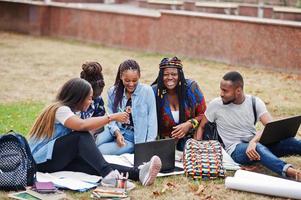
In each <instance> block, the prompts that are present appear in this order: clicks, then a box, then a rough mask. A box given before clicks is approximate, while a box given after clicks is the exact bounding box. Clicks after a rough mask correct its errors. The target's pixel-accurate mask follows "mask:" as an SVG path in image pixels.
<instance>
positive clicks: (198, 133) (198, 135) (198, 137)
mask: <svg viewBox="0 0 301 200" xmlns="http://www.w3.org/2000/svg"><path fill="white" fill-rule="evenodd" d="M202 137H203V133H202V130H201V128H198V130H197V131H196V132H195V134H194V135H193V139H195V140H202Z"/></svg>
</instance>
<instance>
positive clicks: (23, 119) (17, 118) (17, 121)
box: [0, 102, 44, 135]
mask: <svg viewBox="0 0 301 200" xmlns="http://www.w3.org/2000/svg"><path fill="white" fill-rule="evenodd" d="M43 107H44V104H42V103H39V102H18V103H1V104H0V133H6V132H7V131H9V130H14V131H16V132H19V133H21V134H23V135H26V134H27V133H28V131H29V129H30V128H31V126H32V124H33V122H34V120H35V118H36V117H37V116H38V114H39V113H40V111H41V110H42V108H43Z"/></svg>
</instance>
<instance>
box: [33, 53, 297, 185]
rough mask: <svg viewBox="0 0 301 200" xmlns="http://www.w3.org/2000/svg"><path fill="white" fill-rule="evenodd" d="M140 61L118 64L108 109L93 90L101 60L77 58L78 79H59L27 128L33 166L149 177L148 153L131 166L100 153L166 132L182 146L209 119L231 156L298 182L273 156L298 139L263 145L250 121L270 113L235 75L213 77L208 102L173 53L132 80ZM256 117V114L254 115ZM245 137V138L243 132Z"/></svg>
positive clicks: (110, 179)
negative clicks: (147, 75) (150, 73)
mask: <svg viewBox="0 0 301 200" xmlns="http://www.w3.org/2000/svg"><path fill="white" fill-rule="evenodd" d="M140 75H141V71H140V67H139V65H138V63H137V62H136V61H135V60H125V61H124V62H122V63H121V64H120V65H119V68H118V72H117V75H116V79H115V83H114V85H113V87H111V88H110V89H109V90H108V98H107V101H108V104H107V108H108V110H107V111H106V110H105V106H104V101H103V99H102V97H101V94H102V91H103V88H104V86H105V82H104V78H103V74H102V66H101V65H100V64H99V63H97V62H87V63H85V64H83V65H82V72H81V74H80V78H73V79H71V80H69V81H67V82H66V83H65V84H64V85H63V86H62V87H61V89H60V91H59V92H58V94H57V96H56V101H55V102H54V103H52V104H51V105H49V106H47V107H46V108H45V109H44V110H43V111H42V113H41V114H40V115H39V116H38V118H37V119H36V121H35V123H34V125H33V126H32V128H31V130H30V133H29V137H30V138H29V145H30V148H31V151H32V154H33V157H34V159H35V161H36V163H37V167H38V171H41V172H56V171H63V170H69V171H78V172H85V173H88V174H94V175H99V176H102V177H104V178H103V179H102V184H103V185H107V186H115V185H116V178H117V177H119V176H120V173H128V174H129V178H130V179H132V180H135V181H138V180H140V182H141V183H142V185H151V184H153V183H154V181H155V179H156V176H157V174H158V172H159V171H160V169H161V165H162V163H161V160H160V158H159V157H158V156H153V157H152V158H151V160H150V161H149V162H147V163H146V164H144V165H142V166H139V167H138V168H137V167H132V168H130V167H125V166H120V165H115V164H110V163H108V162H106V161H105V159H104V158H103V156H102V155H103V154H104V155H105V154H114V155H120V154H123V153H133V152H134V144H136V143H143V142H148V141H153V140H156V139H158V138H167V137H172V138H175V139H176V141H177V144H176V145H177V149H178V150H180V151H182V150H183V148H184V145H185V142H186V141H187V140H188V139H189V138H195V139H197V140H201V139H202V138H203V130H204V127H205V124H206V123H207V122H208V121H209V122H216V124H217V130H218V132H219V135H220V137H221V139H222V141H223V143H224V145H225V149H226V151H227V152H228V153H229V155H231V157H232V158H233V159H234V161H235V162H238V163H240V164H250V163H253V162H256V161H259V162H260V163H261V164H263V165H264V166H266V167H267V168H269V169H271V170H272V171H274V172H276V173H277V174H279V175H282V176H288V177H291V178H294V179H296V180H298V181H300V180H301V173H300V171H299V170H296V169H295V168H294V167H293V166H292V165H291V164H288V163H285V162H284V161H282V160H281V159H279V158H278V157H280V156H284V155H291V154H299V155H300V154H301V141H300V140H297V139H295V138H288V139H285V140H283V141H281V142H279V143H276V144H273V145H270V146H264V145H262V144H260V143H259V142H258V141H259V139H260V136H261V133H260V132H257V133H256V129H255V125H254V120H259V121H261V122H262V123H263V125H265V124H266V123H268V122H270V121H271V120H272V118H271V116H270V114H269V113H268V111H267V109H266V106H265V104H264V103H263V101H262V100H261V99H259V98H258V97H256V113H257V116H254V115H253V111H252V102H251V96H250V95H246V94H244V91H243V87H244V82H243V78H242V76H241V75H240V74H239V73H238V72H235V71H232V72H228V73H226V74H225V75H224V76H223V78H222V80H221V83H220V90H221V92H220V97H218V98H216V99H214V100H212V101H211V102H210V103H209V104H208V107H206V102H205V99H204V95H203V93H202V91H201V90H200V88H199V86H198V84H197V82H195V81H193V80H190V79H186V78H185V76H184V72H183V65H182V62H181V60H179V59H178V58H177V57H173V58H164V59H162V60H161V62H160V64H159V74H158V77H157V78H156V80H155V81H154V83H153V84H152V86H149V85H146V84H143V83H140V82H139V79H140ZM254 117H256V119H254ZM254 135H255V137H253V138H252V139H251V140H250V141H245V138H251V137H250V136H254Z"/></svg>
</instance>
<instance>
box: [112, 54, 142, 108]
mask: <svg viewBox="0 0 301 200" xmlns="http://www.w3.org/2000/svg"><path fill="white" fill-rule="evenodd" d="M127 70H135V71H137V72H138V74H139V75H140V66H139V64H138V63H137V62H136V61H135V60H131V59H129V60H125V61H124V62H122V63H121V64H120V65H119V68H118V72H117V75H116V79H115V83H114V86H115V88H114V92H113V93H114V94H115V98H114V103H113V112H117V108H118V106H119V105H120V104H121V100H122V96H123V92H124V85H123V82H122V80H121V75H122V73H123V72H125V71H127Z"/></svg>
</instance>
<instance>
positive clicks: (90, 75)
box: [80, 62, 106, 119]
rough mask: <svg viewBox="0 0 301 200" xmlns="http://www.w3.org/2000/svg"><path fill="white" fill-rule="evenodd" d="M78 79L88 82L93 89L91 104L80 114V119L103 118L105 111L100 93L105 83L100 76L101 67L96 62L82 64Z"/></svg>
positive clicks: (101, 75)
mask: <svg viewBox="0 0 301 200" xmlns="http://www.w3.org/2000/svg"><path fill="white" fill-rule="evenodd" d="M80 78H82V79H85V80H86V81H88V82H89V83H90V84H91V86H92V89H93V97H92V99H93V103H92V104H91V105H90V107H89V108H88V110H87V111H83V112H81V118H82V119H86V118H89V117H97V116H104V115H105V114H106V110H105V107H104V101H103V99H102V97H101V93H102V91H103V88H104V86H105V82H104V78H103V74H102V66H101V65H100V64H99V63H98V62H86V63H84V64H83V65H82V71H81V72H80Z"/></svg>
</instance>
